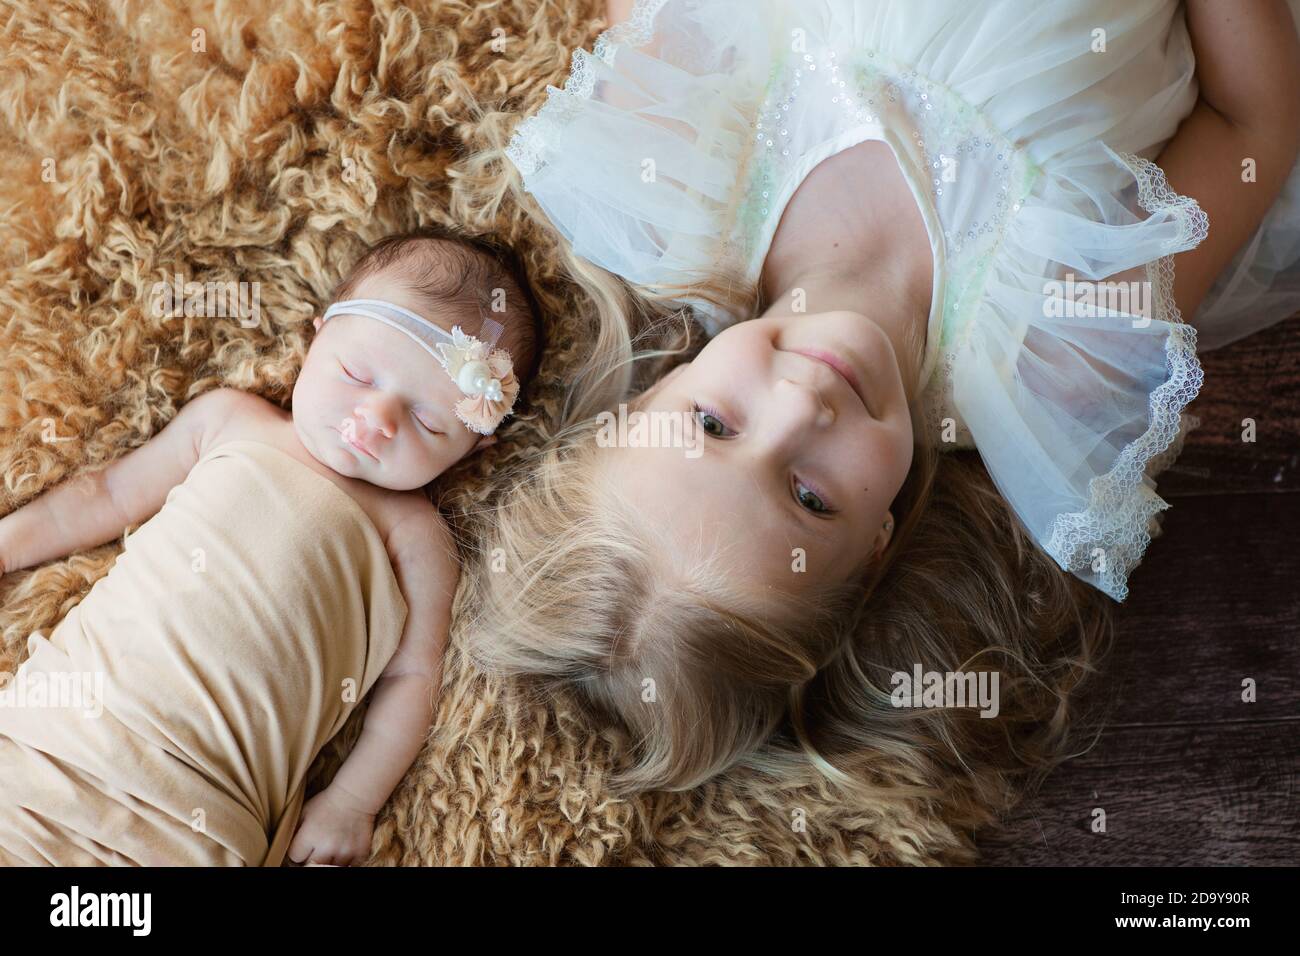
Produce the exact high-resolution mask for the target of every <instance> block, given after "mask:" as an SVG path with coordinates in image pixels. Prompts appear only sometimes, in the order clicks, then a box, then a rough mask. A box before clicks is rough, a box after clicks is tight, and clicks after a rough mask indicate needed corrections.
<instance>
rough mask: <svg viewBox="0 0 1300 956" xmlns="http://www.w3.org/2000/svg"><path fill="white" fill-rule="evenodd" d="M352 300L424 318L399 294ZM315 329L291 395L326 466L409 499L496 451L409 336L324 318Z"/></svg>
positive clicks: (362, 289)
mask: <svg viewBox="0 0 1300 956" xmlns="http://www.w3.org/2000/svg"><path fill="white" fill-rule="evenodd" d="M354 298H381V299H386V300H388V301H390V302H395V303H396V304H398V305H401V306H404V307H405V308H408V309H411V310H412V311H416V312H418V311H419V306H418V303H413V302H411V301H409V299H408V298H404V297H403V296H402V294H401V293H400V291H399V290H396V289H393V288H382V289H381V288H372V287H367V286H366V285H365V283H364V282H363V283H361V285H360V286H359V287H358V289H357V291H356V294H355V295H354ZM430 318H432V317H430ZM315 325H316V331H317V335H316V338H315V339H314V340H313V341H312V344H311V349H310V350H309V351H308V353H307V358H306V360H305V361H304V362H303V368H302V372H301V374H300V375H299V376H298V381H297V382H296V383H295V385H294V389H293V426H294V430H295V431H296V432H297V434H298V440H299V441H301V442H302V444H303V447H304V448H306V449H307V450H308V451H309V452H310V453H311V455H312V457H313V458H315V459H316V460H317V461H319V462H320V463H321V464H323V465H327V466H328V467H330V468H332V469H334V470H335V471H336V472H338V473H339V474H341V475H346V476H347V477H349V478H357V479H360V480H361V481H368V482H370V483H371V484H373V485H378V486H379V487H381V488H391V489H393V490H394V491H409V490H410V489H412V488H420V487H423V486H424V485H426V484H428V483H429V482H430V481H432V480H433V479H434V478H436V477H437V476H438V475H440V474H442V473H443V472H444V471H446V470H447V469H448V468H449V467H451V466H452V465H453V464H455V463H456V462H457V461H459V460H460V459H461V458H463V457H465V455H467V454H469V453H470V452H471V451H474V450H475V449H477V448H479V447H482V446H483V445H486V444H490V443H491V440H492V439H491V438H490V437H481V436H479V435H476V434H475V433H474V432H471V431H470V430H469V429H468V428H466V427H465V425H464V424H463V423H462V422H461V421H460V419H458V418H457V417H456V414H455V412H454V411H453V410H452V409H453V406H454V405H455V403H456V402H457V401H459V400H460V399H462V398H464V395H463V394H462V393H461V391H460V389H459V388H457V387H456V383H455V382H453V381H452V380H451V378H450V377H449V376H448V375H447V373H446V372H445V371H443V368H442V366H441V365H439V364H438V362H437V360H436V359H435V358H434V357H433V356H432V355H430V354H429V353H428V352H426V351H425V350H424V349H422V348H420V347H419V346H418V345H416V344H415V343H414V342H412V341H411V340H410V339H409V338H408V337H407V336H406V335H404V334H402V333H401V332H399V331H398V330H397V329H394V328H391V327H389V326H387V325H385V324H383V323H382V322H377V321H375V320H374V319H370V318H366V317H364V316H357V315H337V316H334V317H333V318H331V319H330V320H329V321H328V322H324V323H322V322H321V320H320V317H319V316H318V317H317V318H316V320H315ZM349 439H350V440H349ZM354 442H355V444H354ZM358 446H360V447H358Z"/></svg>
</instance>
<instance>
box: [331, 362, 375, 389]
mask: <svg viewBox="0 0 1300 956" xmlns="http://www.w3.org/2000/svg"><path fill="white" fill-rule="evenodd" d="M339 368H341V369H343V373H344V374H345V375H347V377H348V378H350V379H352V381H354V382H356V383H358V384H360V385H371V384H373V383H371V382H367V381H366V380H365V379H363V378H357V376H355V375H353V374H352V373H351V372H350V371H348V367H347V366H346V365H344V364H343V363H342V362H339Z"/></svg>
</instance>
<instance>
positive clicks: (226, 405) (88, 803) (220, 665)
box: [0, 230, 536, 865]
mask: <svg viewBox="0 0 1300 956" xmlns="http://www.w3.org/2000/svg"><path fill="white" fill-rule="evenodd" d="M508 262H509V260H508V259H506V258H505V257H503V256H500V255H498V254H497V253H496V252H495V251H494V250H493V249H492V247H490V246H487V245H484V244H481V243H477V242H475V241H470V240H453V239H451V238H449V237H444V235H442V234H441V233H439V232H438V231H431V230H425V231H422V232H420V233H415V234H411V235H405V236H397V237H391V238H389V239H385V240H383V241H381V242H380V243H379V244H377V245H376V246H375V247H374V248H373V249H371V250H370V251H369V252H368V253H367V254H366V255H365V256H364V257H363V258H362V259H361V261H360V262H359V263H358V264H357V265H356V266H355V267H354V269H353V271H352V273H351V274H350V275H349V276H348V278H347V279H345V280H344V282H343V283H342V284H341V286H340V288H339V289H338V290H337V293H336V297H335V298H336V301H335V302H334V304H333V305H332V306H330V308H329V309H327V310H326V311H325V313H324V315H321V316H318V317H317V318H316V319H315V323H314V324H315V328H316V331H317V333H318V334H317V336H316V338H315V340H314V341H313V342H312V345H311V348H310V350H309V351H308V353H307V357H306V359H305V361H304V363H303V368H302V371H301V374H300V375H299V377H298V379H297V381H296V383H295V385H294V391H293V409H292V412H291V413H289V412H284V411H282V410H281V409H279V408H278V407H277V406H275V405H272V404H271V403H270V402H267V401H265V400H264V399H261V398H259V397H257V396H254V395H250V394H247V393H244V392H240V391H236V390H234V389H228V388H222V389H217V390H215V391H211V392H207V393H205V394H203V395H202V396H200V397H198V398H196V399H194V400H193V401H191V402H189V403H188V404H186V405H185V406H184V408H182V409H181V411H180V413H179V414H178V415H177V416H176V418H175V419H174V420H173V421H172V422H170V423H169V424H168V425H167V427H166V428H164V429H163V430H162V431H161V432H160V433H159V434H158V435H157V436H156V437H155V438H153V439H151V440H150V441H149V442H147V443H146V444H145V445H143V446H142V447H140V448H139V449H136V450H135V451H132V452H131V453H130V454H128V455H126V456H125V457H123V458H122V459H120V460H118V461H116V462H114V463H113V464H112V465H111V466H109V467H108V468H107V469H105V470H103V471H102V472H100V473H98V474H95V475H93V476H90V477H88V478H83V479H79V480H78V481H76V482H72V483H69V484H66V485H64V486H61V487H59V488H56V489H54V490H53V491H51V492H49V493H48V494H45V495H42V496H41V497H39V498H37V499H36V500H35V501H33V502H30V503H29V504H27V505H25V506H24V507H23V508H20V509H19V510H18V511H15V512H14V513H13V514H10V515H8V516H6V517H5V518H4V519H3V520H0V573H3V572H5V571H15V570H17V569H19V568H25V567H30V566H32V565H36V564H40V563H41V562H43V561H48V560H50V559H52V558H56V557H59V556H60V555H63V554H67V553H68V552H71V551H78V550H81V549H84V548H88V547H91V546H94V545H97V544H101V543H103V542H104V541H107V540H110V539H112V538H113V537H115V536H116V535H117V534H119V533H120V532H121V530H122V528H123V527H125V526H127V525H133V524H137V523H139V522H141V521H143V522H144V523H143V524H142V525H141V526H140V527H139V529H138V530H136V531H135V532H134V533H132V534H131V535H130V536H129V537H128V539H127V542H126V548H125V550H124V551H123V552H122V554H121V555H120V556H119V557H118V559H117V561H116V563H115V564H114V565H113V567H112V569H111V570H110V571H109V573H108V574H107V575H106V576H105V577H103V578H101V579H100V580H99V581H97V582H96V583H95V585H94V587H92V588H91V590H90V592H89V593H88V594H87V595H86V597H85V598H84V599H83V600H82V601H81V602H80V603H79V604H78V605H77V606H76V607H74V608H73V609H72V610H71V611H70V612H69V613H68V614H67V615H66V616H65V617H64V618H63V620H62V621H60V622H59V624H58V626H57V627H55V628H54V630H53V632H52V633H51V634H50V635H49V636H48V637H46V636H45V635H43V634H41V633H40V632H36V633H34V634H33V635H32V636H31V637H30V639H29V642H28V648H29V654H30V656H29V657H28V659H27V660H26V661H25V662H24V663H23V665H22V666H21V667H20V668H19V669H18V673H17V674H16V675H15V676H14V677H13V679H12V680H11V681H10V682H8V683H9V686H8V687H6V688H5V689H4V691H3V692H0V779H3V780H4V786H3V787H2V788H0V863H11V864H15V863H23V864H41V863H52V864H63V865H84V864H145V865H193V864H252V865H257V864H262V865H278V864H279V863H280V862H281V861H282V859H283V857H284V856H285V854H286V850H287V851H288V856H289V857H290V858H291V859H293V860H295V861H299V862H301V861H311V862H314V863H332V864H341V863H348V862H352V861H357V860H361V859H364V858H365V857H366V856H367V855H368V854H369V852H370V839H371V828H372V824H373V821H374V817H375V814H376V813H377V812H378V811H379V809H380V807H381V806H382V805H383V804H384V802H385V801H386V800H387V799H388V796H389V794H390V793H391V791H392V789H393V788H394V787H395V786H396V784H397V782H398V781H399V780H400V779H401V777H402V775H403V774H404V773H405V772H406V770H407V768H408V767H409V766H410V764H411V762H412V761H413V760H414V758H415V755H416V754H417V753H418V751H419V749H420V746H421V744H422V743H423V740H424V736H425V734H426V732H427V731H428V727H429V723H430V720H431V715H432V706H433V697H434V691H435V688H436V680H437V675H438V672H439V667H440V660H441V655H442V648H443V644H444V642H445V640H446V635H447V629H448V624H449V614H450V608H451V601H452V598H453V596H454V594H455V591H456V585H457V580H458V577H459V568H458V561H457V556H456V549H455V546H454V543H453V541H452V538H451V536H450V533H449V530H448V529H447V527H446V525H445V522H444V520H443V519H442V517H441V516H440V515H439V513H438V511H437V510H436V509H435V508H434V507H433V506H432V505H431V504H430V502H429V500H428V499H427V498H426V497H425V496H424V495H423V494H422V493H421V491H420V489H421V488H423V486H425V485H426V484H428V483H429V482H430V481H432V480H433V479H434V478H436V477H437V476H438V475H439V474H441V473H442V472H443V471H445V470H446V469H447V468H449V467H450V466H451V465H452V464H454V463H455V462H456V461H458V460H460V459H461V458H463V457H464V456H466V455H468V454H471V453H472V452H474V451H475V450H477V449H479V448H481V447H483V446H484V445H485V444H487V443H490V442H491V441H492V440H493V439H492V438H491V437H490V436H491V435H492V433H493V431H494V430H495V428H496V427H497V425H498V424H499V423H500V421H501V420H502V419H503V418H504V417H505V416H506V415H508V414H509V413H510V410H511V407H512V406H513V404H514V402H515V399H516V397H517V395H518V392H519V388H520V384H521V383H520V380H519V378H517V377H516V376H520V377H525V376H527V375H528V374H529V373H530V369H531V366H532V363H533V355H534V353H535V351H536V344H535V334H536V330H535V326H534V322H533V318H532V310H531V309H530V308H529V306H528V304H527V301H528V300H527V299H526V293H525V292H524V286H523V279H522V277H521V276H519V274H518V273H517V271H514V270H512V268H511V267H510V266H509V265H508ZM480 290H484V291H482V294H481V295H480ZM492 290H499V293H500V294H499V295H492V294H491V292H492ZM497 303H500V304H501V305H504V306H505V310H504V311H500V309H499V308H498V309H497V310H496V311H493V310H492V306H494V305H496V304H497ZM493 315H495V316H496V318H498V319H500V322H496V321H495V320H494V319H493V318H491V316H493ZM462 329H469V330H472V331H473V332H474V333H475V336H473V337H472V336H468V335H466V333H465V332H464V331H462ZM498 336H499V341H496V340H495V338H496V337H498ZM479 337H482V340H480V338H479ZM485 340H486V341H485ZM494 342H495V346H494ZM160 508H161V510H159V509H160ZM155 512H156V514H155ZM151 515H152V516H153V517H150V516H151ZM69 675H73V676H79V677H80V676H84V677H85V680H84V681H83V682H82V683H81V685H80V687H81V690H80V692H79V693H77V694H74V695H73V697H72V699H67V698H66V697H56V696H54V695H52V694H51V693H50V689H51V688H54V687H58V686H59V682H60V681H63V680H66V679H67V678H68V677H69ZM371 687H374V690H375V693H374V697H373V698H372V700H371V703H370V708H369V710H368V711H367V714H366V721H365V728H364V731H363V733H362V735H361V737H360V738H359V740H358V741H357V744H356V747H355V749H354V750H353V751H352V753H351V754H350V755H349V757H348V759H347V761H346V762H345V763H344V764H343V766H342V767H341V768H340V769H339V771H338V773H337V775H336V776H335V778H334V779H333V781H332V782H331V783H330V785H329V786H328V787H327V788H326V789H324V790H323V791H321V792H320V793H319V794H317V795H316V796H314V797H313V798H312V799H311V800H309V801H307V802H306V805H305V806H304V805H303V796H304V788H305V782H306V777H307V771H308V769H309V767H310V765H311V763H312V760H313V759H314V758H315V757H316V755H317V754H318V753H319V751H320V750H321V748H322V747H323V746H324V745H325V743H326V742H328V741H329V739H330V738H331V737H333V736H334V735H335V734H336V733H337V732H338V731H339V730H340V728H342V726H343V724H344V722H345V721H346V720H347V718H348V715H349V714H350V713H351V712H352V710H353V708H354V707H355V705H356V704H357V702H358V701H359V700H360V699H361V698H362V697H363V696H365V694H366V693H367V692H368V691H369V690H370V689H371ZM41 693H44V694H45V696H44V697H42V696H39V695H40V694H41ZM295 828H296V830H297V832H296V836H295ZM291 837H292V843H290V838H291Z"/></svg>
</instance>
